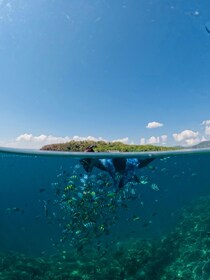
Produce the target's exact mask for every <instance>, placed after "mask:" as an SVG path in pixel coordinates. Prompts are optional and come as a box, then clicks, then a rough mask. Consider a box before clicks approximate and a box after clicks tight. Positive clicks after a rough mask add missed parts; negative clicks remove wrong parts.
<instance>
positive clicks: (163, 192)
mask: <svg viewBox="0 0 210 280" xmlns="http://www.w3.org/2000/svg"><path fill="white" fill-rule="evenodd" d="M209 163H210V150H208V149H206V150H189V151H188V150H184V151H173V152H152V153H94V154H93V153H88V154H85V153H59V152H40V151H37V152H36V151H33V152H27V151H21V150H12V149H2V150H1V152H0V279H1V280H13V279H14V280H26V279H29V280H42V279H45V280H50V279H56V280H67V279H72V280H79V279H81V280H82V279H84V280H89V279H90V280H97V279H116V280H117V279H119V280H123V279H124V280H131V279H145V280H169V279H170V280H175V279H183V280H184V279H188V280H189V279H195V280H208V279H210V173H209V166H210V165H209Z"/></svg>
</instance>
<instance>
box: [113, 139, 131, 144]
mask: <svg viewBox="0 0 210 280" xmlns="http://www.w3.org/2000/svg"><path fill="white" fill-rule="evenodd" d="M112 142H122V143H124V144H128V142H129V139H128V137H125V138H122V139H116V140H113V141H112Z"/></svg>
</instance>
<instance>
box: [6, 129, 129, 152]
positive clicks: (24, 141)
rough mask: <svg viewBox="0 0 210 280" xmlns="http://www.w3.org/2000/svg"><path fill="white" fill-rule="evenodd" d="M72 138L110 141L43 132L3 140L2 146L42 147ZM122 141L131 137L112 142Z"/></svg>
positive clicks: (127, 140) (100, 138)
mask: <svg viewBox="0 0 210 280" xmlns="http://www.w3.org/2000/svg"><path fill="white" fill-rule="evenodd" d="M71 140H74V141H85V140H89V141H96V142H97V141H105V142H108V140H106V139H103V138H102V137H98V138H97V137H93V136H87V137H81V136H73V137H69V136H66V137H56V136H53V135H45V134H41V135H38V136H35V135H33V134H29V133H24V134H21V135H19V136H18V137H16V139H15V140H12V141H1V142H0V146H2V147H12V148H25V149H40V148H41V147H43V146H44V145H48V144H57V143H65V142H69V141H71ZM117 141H118V142H122V143H125V144H127V143H128V142H129V138H128V137H125V138H122V139H116V140H113V141H110V142H117Z"/></svg>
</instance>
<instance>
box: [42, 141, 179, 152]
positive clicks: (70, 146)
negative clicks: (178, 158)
mask: <svg viewBox="0 0 210 280" xmlns="http://www.w3.org/2000/svg"><path fill="white" fill-rule="evenodd" d="M90 145H95V146H96V147H95V148H94V150H95V151H96V152H148V151H151V152H152V151H169V150H180V149H181V147H163V146H154V145H131V144H123V143H122V142H105V141H97V142H95V141H74V140H72V141H70V142H67V143H60V144H51V145H46V146H43V147H42V148H41V150H45V151H66V152H84V151H85V149H86V148H87V147H88V146H90Z"/></svg>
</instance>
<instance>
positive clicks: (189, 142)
mask: <svg viewBox="0 0 210 280" xmlns="http://www.w3.org/2000/svg"><path fill="white" fill-rule="evenodd" d="M184 142H185V145H187V146H192V145H196V144H198V143H200V142H201V139H200V138H189V139H185V140H184Z"/></svg>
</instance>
